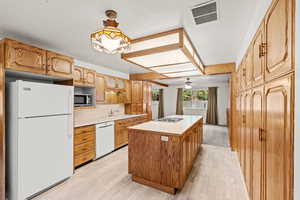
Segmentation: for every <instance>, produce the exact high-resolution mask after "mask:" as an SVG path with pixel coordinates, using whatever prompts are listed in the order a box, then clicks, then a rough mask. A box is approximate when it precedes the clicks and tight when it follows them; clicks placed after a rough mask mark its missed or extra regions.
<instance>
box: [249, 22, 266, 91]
mask: <svg viewBox="0 0 300 200" xmlns="http://www.w3.org/2000/svg"><path fill="white" fill-rule="evenodd" d="M263 25H264V24H262V25H261V26H260V27H259V29H258V31H257V33H256V35H255V37H254V40H253V46H252V54H253V76H252V78H253V86H258V85H261V84H263V82H264V70H265V59H264V58H265V56H264V49H263V48H264V47H263V42H264V26H263Z"/></svg>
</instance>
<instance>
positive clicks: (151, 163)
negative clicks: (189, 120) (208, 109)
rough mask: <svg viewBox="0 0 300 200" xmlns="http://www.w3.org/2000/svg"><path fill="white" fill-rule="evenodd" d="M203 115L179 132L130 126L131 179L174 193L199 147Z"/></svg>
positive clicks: (129, 156)
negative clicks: (173, 132)
mask: <svg viewBox="0 0 300 200" xmlns="http://www.w3.org/2000/svg"><path fill="white" fill-rule="evenodd" d="M202 124H203V122H202V119H200V120H199V121H198V122H196V123H195V124H194V125H192V126H191V127H190V128H188V129H187V131H185V132H184V133H182V134H176V135H174V134H169V133H166V132H164V133H160V132H153V131H146V130H138V129H137V130H135V129H129V144H128V172H129V173H130V174H132V180H133V181H135V182H138V183H140V184H144V185H147V186H150V187H154V188H156V189H159V190H162V191H164V192H168V193H171V194H175V192H176V189H181V188H183V186H184V184H185V182H186V180H187V178H188V176H189V174H190V171H191V169H192V166H193V164H194V161H195V158H196V157H197V154H198V153H199V151H201V144H202V138H203V135H202V134H203V132H202V130H203V129H202Z"/></svg>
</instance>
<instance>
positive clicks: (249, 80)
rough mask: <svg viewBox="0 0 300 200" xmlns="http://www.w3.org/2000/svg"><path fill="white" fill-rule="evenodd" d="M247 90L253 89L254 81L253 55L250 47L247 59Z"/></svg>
mask: <svg viewBox="0 0 300 200" xmlns="http://www.w3.org/2000/svg"><path fill="white" fill-rule="evenodd" d="M244 68H245V88H246V89H249V88H251V87H252V79H253V54H252V48H251V46H250V48H249V50H248V53H247V54H246V58H245V65H244Z"/></svg>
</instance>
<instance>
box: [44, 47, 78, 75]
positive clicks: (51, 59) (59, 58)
mask: <svg viewBox="0 0 300 200" xmlns="http://www.w3.org/2000/svg"><path fill="white" fill-rule="evenodd" d="M73 67H74V60H73V58H71V57H68V56H64V55H61V54H58V53H55V52H51V51H47V75H51V76H57V77H62V78H70V79H71V78H72V77H73Z"/></svg>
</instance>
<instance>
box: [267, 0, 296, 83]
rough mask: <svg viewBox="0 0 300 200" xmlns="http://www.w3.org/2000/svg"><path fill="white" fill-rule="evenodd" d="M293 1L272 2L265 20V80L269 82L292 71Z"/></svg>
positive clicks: (275, 0) (280, 0) (277, 0)
mask: <svg viewBox="0 0 300 200" xmlns="http://www.w3.org/2000/svg"><path fill="white" fill-rule="evenodd" d="M294 4H295V1H293V0H273V2H272V5H271V7H270V9H269V11H268V13H267V15H266V18H265V43H264V51H265V52H266V55H265V56H266V67H265V78H266V80H271V79H274V78H276V77H279V76H280V75H283V74H286V73H288V72H291V71H292V70H293V69H294V62H293V57H292V56H293V30H294V28H293V23H294V21H293V14H294Z"/></svg>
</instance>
